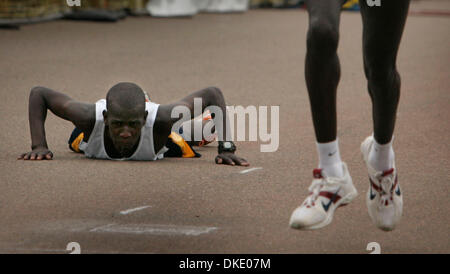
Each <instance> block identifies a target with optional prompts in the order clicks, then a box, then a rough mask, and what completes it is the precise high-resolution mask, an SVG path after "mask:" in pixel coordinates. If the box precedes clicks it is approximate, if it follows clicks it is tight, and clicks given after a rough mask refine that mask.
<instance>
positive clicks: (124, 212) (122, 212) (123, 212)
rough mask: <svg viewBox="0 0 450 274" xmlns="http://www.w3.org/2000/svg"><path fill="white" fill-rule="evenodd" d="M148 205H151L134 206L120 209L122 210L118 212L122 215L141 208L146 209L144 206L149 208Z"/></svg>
mask: <svg viewBox="0 0 450 274" xmlns="http://www.w3.org/2000/svg"><path fill="white" fill-rule="evenodd" d="M149 207H151V206H140V207H136V208H131V209H127V210H122V211H120V214H122V215H127V214H130V213H132V212H135V211H139V210H143V209H146V208H149Z"/></svg>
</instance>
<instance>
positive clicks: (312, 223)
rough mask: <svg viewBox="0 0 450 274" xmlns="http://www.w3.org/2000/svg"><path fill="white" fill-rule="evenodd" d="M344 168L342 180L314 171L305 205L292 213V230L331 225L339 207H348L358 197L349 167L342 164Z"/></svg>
mask: <svg viewBox="0 0 450 274" xmlns="http://www.w3.org/2000/svg"><path fill="white" fill-rule="evenodd" d="M342 168H343V170H344V176H343V177H342V178H334V177H324V176H323V175H322V170H321V169H314V171H313V175H314V180H313V182H312V184H311V186H310V187H309V191H310V193H309V195H308V197H307V198H306V199H305V201H304V202H303V204H302V205H301V206H300V207H298V208H297V209H295V210H294V212H293V213H292V216H291V219H290V222H289V225H290V226H291V227H292V228H296V229H318V228H322V227H324V226H326V225H328V224H329V223H331V221H332V220H333V214H334V211H335V210H336V209H337V208H338V207H340V206H344V205H347V204H348V203H350V202H351V201H352V200H353V199H354V198H355V197H356V195H358V192H357V191H356V188H355V187H354V186H353V182H352V178H351V177H350V174H349V173H348V170H347V165H346V164H345V163H342Z"/></svg>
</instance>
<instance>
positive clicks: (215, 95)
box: [155, 87, 249, 166]
mask: <svg viewBox="0 0 450 274" xmlns="http://www.w3.org/2000/svg"><path fill="white" fill-rule="evenodd" d="M195 98H200V99H202V105H201V113H203V112H204V111H205V109H206V108H207V107H210V106H216V107H219V108H220V109H221V111H222V114H223V115H222V119H223V120H222V127H218V126H216V130H218V131H220V130H221V131H222V132H218V135H219V136H223V139H224V140H225V141H231V140H229V139H228V138H230V137H229V134H230V132H228V130H229V129H228V128H227V126H226V125H227V119H228V118H227V111H226V104H225V99H224V97H223V94H222V91H221V90H220V89H218V88H215V87H209V88H205V89H202V90H200V91H197V92H194V93H192V94H190V95H188V96H186V97H185V98H183V99H181V100H180V101H178V102H176V103H173V104H169V105H161V106H160V107H159V110H158V114H157V116H156V121H155V129H156V131H157V132H161V133H162V135H164V136H168V134H170V131H171V129H172V126H173V124H175V123H176V122H177V121H178V120H179V119H180V118H172V117H171V114H172V110H173V109H174V108H175V107H177V106H184V107H187V108H188V109H189V111H190V115H191V117H190V118H191V119H192V118H194V116H195V115H196V113H195V111H194V99H195ZM221 144H222V140H219V147H220V146H221ZM155 145H156V144H155ZM215 161H216V163H217V164H227V165H240V166H248V165H249V163H248V162H247V161H246V160H245V159H243V158H241V157H238V156H237V155H235V154H234V152H219V153H218V155H217V157H216V159H215Z"/></svg>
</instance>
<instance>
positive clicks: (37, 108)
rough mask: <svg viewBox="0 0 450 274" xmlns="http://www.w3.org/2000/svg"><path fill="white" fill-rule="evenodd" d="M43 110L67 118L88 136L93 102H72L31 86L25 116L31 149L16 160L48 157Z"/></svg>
mask: <svg viewBox="0 0 450 274" xmlns="http://www.w3.org/2000/svg"><path fill="white" fill-rule="evenodd" d="M47 109H49V110H50V111H51V112H53V113H54V114H55V115H56V116H58V117H60V118H63V119H65V120H68V121H71V122H72V123H73V124H74V125H75V126H76V127H77V128H79V129H80V130H81V131H83V132H85V134H87V135H90V133H91V132H92V129H93V128H94V125H95V104H86V103H81V102H78V101H75V100H73V99H71V98H70V97H69V96H67V95H65V94H63V93H61V92H57V91H53V90H51V89H48V88H44V87H35V88H33V89H31V92H30V98H29V105H28V115H29V122H30V133H31V151H30V152H27V153H23V154H21V155H20V156H19V158H18V159H23V160H44V159H47V160H50V159H52V158H53V153H52V152H51V151H50V150H49V149H48V145H47V140H46V138H45V127H44V124H45V119H46V118H47Z"/></svg>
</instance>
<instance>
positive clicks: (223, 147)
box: [218, 141, 236, 154]
mask: <svg viewBox="0 0 450 274" xmlns="http://www.w3.org/2000/svg"><path fill="white" fill-rule="evenodd" d="M218 150H219V154H221V153H222V152H235V151H236V146H235V145H234V143H233V142H231V141H223V142H222V141H221V142H219V147H218Z"/></svg>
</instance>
